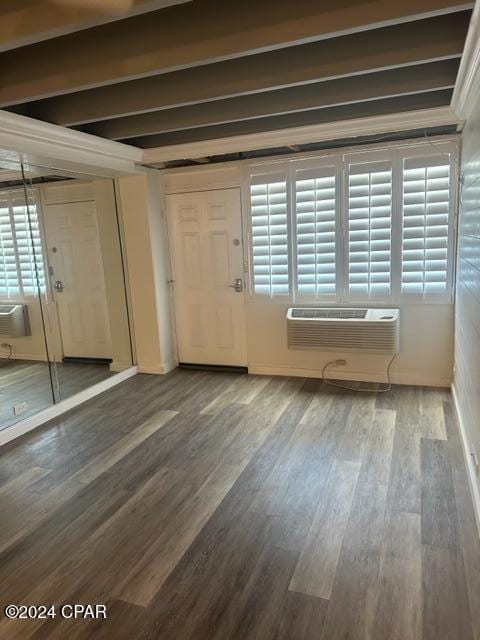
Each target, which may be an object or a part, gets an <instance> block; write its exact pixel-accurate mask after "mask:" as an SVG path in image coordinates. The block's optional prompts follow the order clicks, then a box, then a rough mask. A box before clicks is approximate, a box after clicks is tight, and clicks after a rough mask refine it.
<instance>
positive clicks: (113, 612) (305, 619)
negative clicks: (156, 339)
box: [0, 370, 480, 640]
mask: <svg viewBox="0 0 480 640" xmlns="http://www.w3.org/2000/svg"><path fill="white" fill-rule="evenodd" d="M453 416H454V414H453V412H452V405H451V398H450V394H449V392H447V391H445V390H438V389H421V388H414V387H394V389H393V391H392V392H391V393H389V394H383V395H372V394H366V393H361V392H360V393H353V392H347V391H340V390H336V389H332V388H331V387H327V386H325V385H323V384H322V383H321V382H320V381H317V380H310V379H302V378H266V377H256V376H245V375H236V374H227V373H204V372H193V371H180V370H176V371H174V372H172V373H170V374H169V375H167V376H164V377H158V376H146V375H139V376H136V377H135V378H132V379H129V380H127V381H126V382H124V383H122V384H121V385H119V386H117V387H115V388H114V389H111V390H110V391H108V392H106V393H104V394H102V395H101V396H98V397H96V398H94V399H93V400H91V401H89V402H88V403H86V404H84V405H82V406H80V407H78V408H76V409H75V410H73V411H71V412H70V413H69V414H67V415H65V416H62V417H60V418H58V419H56V420H54V421H52V422H51V423H50V424H49V425H46V426H45V427H43V428H41V429H39V430H37V431H35V432H32V433H31V434H28V435H27V436H25V437H24V438H22V439H21V440H19V441H17V442H14V443H10V444H9V445H7V446H5V447H4V448H2V449H1V450H0V514H1V517H0V584H1V585H2V587H1V598H0V600H1V608H2V609H3V607H4V606H5V605H7V604H10V603H13V604H22V603H24V604H47V603H48V604H55V605H57V606H58V605H61V604H63V603H82V604H85V603H102V604H103V603H105V604H106V605H107V609H108V618H107V619H106V620H93V621H92V620H87V621H71V620H62V619H60V618H59V617H58V616H57V618H55V619H54V620H46V621H41V620H14V621H9V620H7V619H6V618H5V617H2V614H0V638H8V640H15V639H21V640H24V639H27V638H33V639H37V640H38V639H41V640H43V639H47V638H48V640H55V639H57V638H58V639H62V640H63V639H64V638H69V640H74V639H84V638H104V639H111V638H114V639H116V640H117V639H120V640H121V639H123V638H125V639H127V638H128V639H129V640H130V639H154V638H161V639H168V640H173V639H179V640H189V639H190V640H204V639H205V640H235V639H238V640H253V639H255V640H256V639H258V640H270V639H272V640H273V639H275V640H287V639H288V640H337V639H338V640H346V639H351V640H367V639H368V640H417V639H418V640H420V639H422V640H430V639H431V640H433V639H435V640H480V619H479V613H480V590H479V588H478V587H479V585H480V543H479V538H478V533H477V531H476V527H475V519H474V515H473V511H472V504H471V500H470V495H469V491H468V484H467V477H466V472H465V469H464V465H463V459H462V452H461V448H460V440H459V436H458V428H457V425H456V423H455V420H454V417H453Z"/></svg>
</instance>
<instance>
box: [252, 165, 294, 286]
mask: <svg viewBox="0 0 480 640" xmlns="http://www.w3.org/2000/svg"><path fill="white" fill-rule="evenodd" d="M250 208H251V232H252V254H253V287H254V291H255V293H256V294H263V295H268V296H271V297H273V296H278V295H288V294H289V292H290V279H289V247H288V244H289V238H288V214H287V211H288V196H287V179H286V177H285V176H281V175H278V176H274V175H272V176H255V177H254V178H253V179H252V182H251V186H250Z"/></svg>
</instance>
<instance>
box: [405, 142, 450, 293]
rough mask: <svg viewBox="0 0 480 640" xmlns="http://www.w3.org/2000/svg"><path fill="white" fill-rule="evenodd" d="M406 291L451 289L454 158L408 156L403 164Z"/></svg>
mask: <svg viewBox="0 0 480 640" xmlns="http://www.w3.org/2000/svg"><path fill="white" fill-rule="evenodd" d="M402 213H403V216H402V220H403V224H402V293H404V294H413V295H419V296H422V297H423V296H425V295H429V294H440V295H441V294H445V293H446V292H447V279H448V278H447V273H448V271H447V260H448V235H449V223H450V220H449V218H450V158H449V157H446V154H445V155H443V156H435V157H430V158H418V157H417V158H406V159H405V160H404V167H403V206H402Z"/></svg>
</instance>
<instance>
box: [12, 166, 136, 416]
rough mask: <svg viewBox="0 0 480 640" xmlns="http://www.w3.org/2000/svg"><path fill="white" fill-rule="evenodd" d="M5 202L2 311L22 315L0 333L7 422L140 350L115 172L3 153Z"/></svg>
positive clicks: (96, 378) (103, 374) (111, 371)
mask: <svg viewBox="0 0 480 640" xmlns="http://www.w3.org/2000/svg"><path fill="white" fill-rule="evenodd" d="M14 165H15V168H14V169H13V168H12V169H9V167H13V166H14ZM7 170H9V171H11V172H12V173H11V174H7V173H6V171H7ZM14 170H15V171H16V173H15V174H14V173H13V171H14ZM2 177H3V178H9V179H8V180H7V179H4V180H2ZM10 178H11V179H10ZM0 201H1V202H2V204H1V205H0V206H1V208H0V248H1V251H2V257H1V259H3V263H0V270H2V269H3V271H0V273H1V276H0V277H1V278H3V279H1V280H0V287H1V288H0V296H1V297H0V314H1V309H2V308H4V309H5V313H6V312H7V311H9V312H10V311H11V313H13V314H17V316H18V318H20V320H17V321H16V322H17V323H18V328H13V325H14V324H15V321H13V320H10V321H9V322H10V323H11V326H10V325H9V328H7V329H5V334H4V336H3V337H2V335H0V344H1V347H0V348H1V351H0V365H1V366H0V381H1V383H2V384H1V390H0V402H1V404H0V428H4V427H6V426H7V427H8V426H10V425H11V424H13V423H14V422H15V421H16V420H18V419H21V418H22V417H25V415H31V414H32V413H35V412H37V411H41V410H42V409H44V408H46V407H47V406H49V405H51V404H52V403H53V402H59V401H61V400H65V399H66V398H69V397H71V396H73V395H75V394H77V393H79V392H81V391H83V390H85V389H87V388H89V387H91V386H92V385H95V384H97V383H99V382H102V381H104V380H106V379H108V378H110V377H111V376H114V375H115V374H116V373H118V372H120V371H123V370H124V369H127V368H129V367H131V366H132V364H133V356H132V346H131V335H130V323H129V315H128V305H127V287H126V279H125V261H124V256H123V252H122V242H121V223H120V220H119V216H118V211H117V199H116V192H115V183H114V181H113V180H110V179H99V178H96V177H95V176H86V175H76V174H73V173H66V172H64V171H58V170H52V169H51V168H49V167H44V166H41V165H39V164H38V163H33V162H32V161H31V160H30V159H29V158H21V159H15V158H11V157H10V155H8V154H6V153H4V156H3V166H2V170H1V171H0ZM13 307H15V309H13ZM11 308H12V309H11ZM1 318H2V316H1V315H0V334H1V323H2V319H1ZM22 322H23V325H22ZM15 326H16V325H15ZM23 326H24V327H25V328H24V329H22V327H23Z"/></svg>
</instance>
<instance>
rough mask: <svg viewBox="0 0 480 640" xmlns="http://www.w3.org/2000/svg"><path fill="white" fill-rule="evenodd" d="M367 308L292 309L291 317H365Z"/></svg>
mask: <svg viewBox="0 0 480 640" xmlns="http://www.w3.org/2000/svg"><path fill="white" fill-rule="evenodd" d="M366 315H367V309H292V318H310V319H313V318H338V319H341V318H365V317H366Z"/></svg>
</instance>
